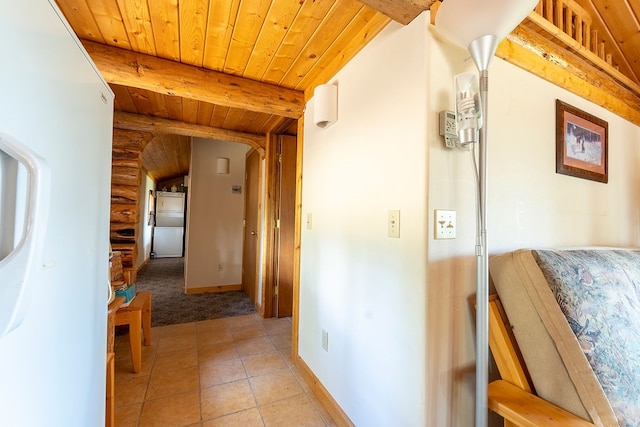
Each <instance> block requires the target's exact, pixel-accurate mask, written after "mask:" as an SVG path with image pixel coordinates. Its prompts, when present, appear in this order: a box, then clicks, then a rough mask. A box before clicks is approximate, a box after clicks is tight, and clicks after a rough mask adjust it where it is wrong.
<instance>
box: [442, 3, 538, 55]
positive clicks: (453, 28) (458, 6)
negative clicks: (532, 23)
mask: <svg viewBox="0 0 640 427" xmlns="http://www.w3.org/2000/svg"><path fill="white" fill-rule="evenodd" d="M536 4H538V0H482V1H479V0H446V1H445V2H443V3H442V6H440V8H439V9H438V12H437V15H436V28H437V29H438V32H439V33H440V34H441V35H442V36H443V37H444V38H446V39H447V40H449V41H451V42H453V43H455V44H457V45H458V46H460V47H462V48H464V49H469V45H470V44H471V42H472V41H474V40H476V39H478V38H480V37H482V36H487V35H492V36H494V37H495V38H496V39H497V41H498V42H500V40H502V39H503V38H505V37H506V35H507V34H509V33H510V32H511V31H512V30H513V29H514V28H515V27H516V26H517V25H518V24H519V23H520V22H522V20H523V19H524V18H526V17H527V15H528V14H529V12H531V11H532V10H533V8H534V7H535V6H536Z"/></svg>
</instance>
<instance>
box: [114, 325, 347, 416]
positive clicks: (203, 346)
mask: <svg viewBox="0 0 640 427" xmlns="http://www.w3.org/2000/svg"><path fill="white" fill-rule="evenodd" d="M151 334H152V335H151V337H152V345H151V346H149V347H143V362H142V371H141V372H139V373H138V374H134V373H133V372H132V370H131V356H130V352H129V342H128V340H129V336H128V335H119V336H116V361H115V366H116V386H115V387H116V425H117V426H118V427H129V426H132V427H137V426H145V427H146V426H172V427H182V426H185V427H186V426H201V427H212V426H242V427H249V426H333V425H335V424H334V423H333V421H332V420H331V417H330V416H329V414H328V413H327V412H326V411H325V410H324V409H323V408H322V406H321V405H320V403H319V402H318V401H317V399H316V398H315V397H314V396H313V394H312V393H311V390H310V388H309V387H308V385H307V384H306V383H305V381H304V380H303V379H302V376H301V375H299V374H298V372H297V370H296V368H295V367H294V366H293V362H292V359H291V319H290V318H280V319H261V318H260V317H259V316H257V315H245V316H237V317H229V318H224V319H215V320H206V321H201V322H192V323H184V324H178V325H169V326H160V327H154V328H152V333H151Z"/></svg>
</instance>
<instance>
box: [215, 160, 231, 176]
mask: <svg viewBox="0 0 640 427" xmlns="http://www.w3.org/2000/svg"><path fill="white" fill-rule="evenodd" d="M216 173H217V174H218V175H228V174H229V159H228V158H227V157H218V160H217V161H216Z"/></svg>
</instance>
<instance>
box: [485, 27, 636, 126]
mask: <svg viewBox="0 0 640 427" xmlns="http://www.w3.org/2000/svg"><path fill="white" fill-rule="evenodd" d="M496 56H498V57H499V58H502V59H504V60H505V61H507V62H510V63H512V64H514V65H516V66H518V67H520V68H522V69H524V70H527V71H529V72H530V73H532V74H534V75H536V76H538V77H541V78H543V79H545V80H547V81H548V82H550V83H553V84H555V85H557V86H559V87H562V88H564V89H566V90H568V91H570V92H572V93H574V94H576V95H578V96H580V97H582V98H584V99H586V100H588V101H591V102H593V103H594V104H596V105H600V106H601V107H603V108H606V109H607V110H609V111H611V112H612V113H614V114H617V115H618V116H620V117H622V118H624V119H626V120H629V121H630V122H631V123H634V124H635V125H638V126H640V87H639V86H637V85H634V84H629V86H626V87H625V86H622V85H621V84H620V83H619V82H617V81H616V80H614V79H612V78H611V76H610V75H609V74H607V73H605V72H604V71H602V70H600V69H598V68H597V67H596V66H594V65H593V64H591V63H590V62H588V61H587V60H585V59H583V58H581V57H580V56H578V55H576V54H574V53H572V52H570V51H568V50H566V49H563V48H561V47H559V46H558V45H557V44H555V43H553V42H551V41H549V40H548V39H546V38H545V37H543V36H542V35H541V34H539V33H538V32H536V31H533V30H531V29H529V28H527V27H526V26H523V25H520V26H518V27H517V28H516V29H515V30H513V32H512V33H511V34H510V35H509V36H507V38H506V39H505V40H503V41H502V42H501V43H500V45H499V46H498V49H497V51H496Z"/></svg>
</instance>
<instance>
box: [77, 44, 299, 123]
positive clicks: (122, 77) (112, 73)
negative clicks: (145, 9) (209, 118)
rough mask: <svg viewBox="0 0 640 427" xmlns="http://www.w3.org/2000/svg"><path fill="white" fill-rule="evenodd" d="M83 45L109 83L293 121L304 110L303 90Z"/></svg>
mask: <svg viewBox="0 0 640 427" xmlns="http://www.w3.org/2000/svg"><path fill="white" fill-rule="evenodd" d="M82 44H83V45H84V47H85V48H86V50H87V52H88V53H89V56H91V59H92V60H93V62H95V64H96V66H97V67H98V69H99V70H100V73H101V74H102V76H103V77H104V78H105V79H106V80H107V82H109V83H113V84H119V85H123V86H130V87H135V88H139V89H146V90H149V91H152V92H156V93H162V94H164V95H170V96H179V97H182V98H188V99H193V100H197V101H204V102H209V103H212V104H216V105H222V106H225V107H234V108H240V109H245V110H249V111H257V112H260V113H266V114H275V115H278V116H284V117H289V118H292V119H297V118H299V117H300V116H302V114H303V111H304V95H303V93H302V92H300V91H296V90H293V89H288V88H283V87H278V86H275V85H272V84H268V83H260V82H257V81H255V80H249V79H246V78H243V77H238V76H232V75H229V74H224V73H220V72H217V71H212V70H206V69H204V68H198V67H194V66H192V65H186V64H182V63H179V62H175V61H170V60H167V59H162V58H157V57H154V56H150V55H145V54H141V53H136V52H133V51H130V50H126V49H119V48H116V47H112V46H107V45H102V44H99V43H95V42H91V41H88V40H83V41H82Z"/></svg>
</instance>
